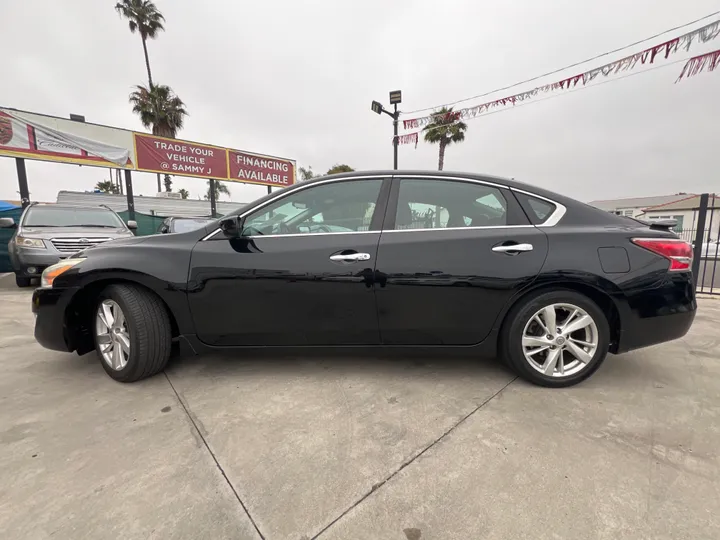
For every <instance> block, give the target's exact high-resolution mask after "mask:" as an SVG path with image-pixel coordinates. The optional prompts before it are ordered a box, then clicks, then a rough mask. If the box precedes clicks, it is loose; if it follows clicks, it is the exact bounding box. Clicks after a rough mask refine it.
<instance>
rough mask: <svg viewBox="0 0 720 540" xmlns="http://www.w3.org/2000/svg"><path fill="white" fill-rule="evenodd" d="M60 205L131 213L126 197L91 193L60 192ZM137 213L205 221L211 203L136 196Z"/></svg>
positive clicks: (228, 205) (224, 206)
mask: <svg viewBox="0 0 720 540" xmlns="http://www.w3.org/2000/svg"><path fill="white" fill-rule="evenodd" d="M57 203H58V204H69V205H74V206H97V205H99V204H104V205H106V206H109V207H110V208H112V209H113V210H115V211H116V212H118V213H120V212H125V211H127V209H128V205H127V197H126V196H125V195H114V194H111V193H94V192H90V191H84V192H83V191H60V192H58V195H57ZM134 203H135V212H136V213H138V214H145V215H147V216H161V217H169V216H178V217H206V216H210V202H209V201H201V200H195V199H175V198H168V197H145V196H143V195H135V198H134ZM246 204H247V203H241V202H220V201H218V202H217V211H218V214H219V215H221V216H223V215H225V214H229V213H230V212H232V211H234V210H237V209H238V208H241V207H243V206H245V205H246Z"/></svg>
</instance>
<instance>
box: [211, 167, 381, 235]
mask: <svg viewBox="0 0 720 540" xmlns="http://www.w3.org/2000/svg"><path fill="white" fill-rule="evenodd" d="M391 176H392V175H390V174H385V175H381V176H368V175H363V176H346V177H344V178H330V179H328V180H320V181H318V182H311V183H309V184H308V185H306V186H301V187H299V188H296V189H293V190H292V191H291V192H290V193H287V194H285V195H279V196H277V197H273V198H272V199H268V200H267V201H265V202H264V203H262V204H260V205H258V206H256V207H254V208H251V209H250V210H248V211H247V212H243V213H241V214H238V217H241V218H242V217H245V216H247V215H248V214H250V213H251V212H254V211H255V210H259V209H260V208H264V207H265V206H267V205H268V204H270V203H274V202H275V201H278V200H280V199H284V198H285V197H289V196H290V195H292V194H293V193H297V192H298V191H302V190H304V189H308V188H311V187H314V186H321V185H323V184H331V183H333V182H346V181H348V180H385V179H386V178H391ZM219 232H220V228H219V227H218V228H217V229H215V230H214V231H213V232H211V233H210V234H208V235H207V236H205V237H203V238H201V239H200V241H201V242H204V241H205V240H210V239H211V238H212V237H213V236H215V235H216V234H217V233H219ZM367 232H378V233H379V232H380V231H351V232H340V233H298V234H289V235H282V236H302V235H304V236H317V235H318V234H357V233H361V234H362V233H367ZM275 236H281V235H279V234H273V235H267V236H246V237H245V238H271V237H275Z"/></svg>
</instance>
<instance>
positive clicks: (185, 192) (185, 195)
mask: <svg viewBox="0 0 720 540" xmlns="http://www.w3.org/2000/svg"><path fill="white" fill-rule="evenodd" d="M178 193H179V194H180V196H181V197H182V198H183V199H187V198H188V197H189V196H190V192H189V191H188V190H187V189H184V188H183V189H178Z"/></svg>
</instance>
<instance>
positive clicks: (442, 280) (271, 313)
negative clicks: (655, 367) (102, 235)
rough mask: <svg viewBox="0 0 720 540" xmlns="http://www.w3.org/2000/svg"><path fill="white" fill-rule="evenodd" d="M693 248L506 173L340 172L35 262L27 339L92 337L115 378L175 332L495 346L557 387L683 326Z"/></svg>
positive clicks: (530, 375)
mask: <svg viewBox="0 0 720 540" xmlns="http://www.w3.org/2000/svg"><path fill="white" fill-rule="evenodd" d="M368 217H369V225H367V226H366V225H364V223H365V222H366V221H367V218H368ZM350 223H355V225H354V226H353V228H352V230H350V231H346V230H344V229H346V228H350V225H349V224H350ZM343 224H344V225H343ZM318 225H326V226H327V227H329V229H326V230H320V228H318ZM334 227H343V228H344V229H343V230H335V229H334ZM366 229H367V230H366ZM302 231H305V232H302ZM691 258H692V252H691V248H690V245H689V244H687V243H686V242H683V241H682V240H679V239H678V238H677V236H676V235H675V234H673V233H672V232H670V231H669V230H668V229H667V228H665V227H662V226H655V225H647V224H643V223H639V222H633V221H631V220H628V219H626V218H623V217H620V216H615V215H612V214H609V213H607V212H603V211H601V210H598V209H596V208H592V207H590V206H587V205H585V204H582V203H579V202H577V201H575V200H572V199H570V198H568V197H565V196H562V195H559V194H556V193H552V192H549V191H546V190H544V189H541V188H538V187H535V186H530V185H526V184H522V183H519V182H516V181H513V180H508V179H504V178H496V177H488V176H479V175H471V174H468V175H461V174H451V173H438V172H407V173H399V172H397V171H395V172H392V171H391V172H367V173H357V172H355V173H347V174H342V175H337V176H330V177H324V178H319V179H315V180H312V181H307V182H303V183H301V184H297V185H295V186H291V187H289V188H286V189H284V190H282V191H278V192H274V193H272V194H269V195H267V196H265V197H263V198H261V199H258V200H257V201H255V202H254V203H251V204H250V205H248V206H246V207H244V208H242V209H241V210H239V211H237V212H235V213H233V214H230V215H228V216H226V217H224V218H222V219H221V220H219V221H216V222H212V223H211V224H209V225H206V226H205V227H204V228H202V229H198V230H195V231H190V232H187V233H179V234H169V235H154V236H146V237H137V238H128V239H126V240H117V241H115V242H112V243H108V244H101V245H98V246H96V247H93V248H91V249H88V250H85V251H83V252H82V253H80V254H78V255H76V256H74V257H73V258H72V259H69V260H65V261H62V262H60V263H59V264H57V265H55V266H52V267H50V268H48V269H46V270H45V272H44V273H43V277H42V283H41V285H42V286H41V287H40V288H38V289H36V290H35V292H34V294H33V301H32V307H33V310H34V312H35V313H36V314H37V319H36V324H35V337H36V338H37V340H38V341H39V342H40V343H41V344H42V345H43V346H45V347H47V348H50V349H55V350H61V351H77V352H78V353H79V354H85V353H88V352H90V351H92V350H93V349H95V350H96V351H97V353H98V355H99V358H100V359H101V363H102V366H103V368H104V369H105V371H106V372H107V373H108V374H109V375H110V376H111V377H112V378H113V379H116V380H118V381H124V382H127V381H136V380H138V379H142V378H144V377H148V376H150V375H153V374H155V373H157V372H159V371H160V370H162V369H163V367H164V366H165V364H166V363H167V362H168V359H169V357H170V350H171V345H172V343H173V342H177V343H178V344H179V348H180V350H181V352H190V353H203V352H207V351H216V350H219V349H234V350H236V351H238V352H240V353H243V354H248V353H250V352H251V351H252V350H253V349H256V348H262V349H264V350H267V349H268V348H273V347H276V348H280V349H283V350H288V349H291V350H293V351H300V352H303V353H305V354H311V353H312V352H313V351H317V350H319V349H323V350H327V349H332V350H335V349H337V350H343V349H348V348H352V349H355V350H362V351H365V352H367V351H370V352H373V351H377V350H378V349H379V348H385V349H386V350H394V351H408V350H412V349H415V350H416V349H423V350H427V349H431V350H432V351H433V352H434V353H436V354H446V353H465V354H471V355H477V356H479V355H497V356H500V357H501V358H503V359H504V360H505V362H506V363H507V364H508V365H509V366H510V367H511V368H512V369H514V370H515V371H516V372H517V373H519V374H520V375H521V376H523V377H524V378H526V379H527V380H529V381H532V382H533V383H536V384H540V385H545V386H554V387H559V386H568V385H572V384H575V383H578V382H580V381H582V380H583V379H585V378H586V377H588V376H590V375H591V374H592V373H593V372H594V371H595V370H596V369H598V367H599V366H600V364H601V363H602V362H603V360H604V359H605V356H606V354H607V353H608V352H611V353H616V354H617V353H622V352H625V351H629V350H631V349H636V348H639V347H645V346H648V345H653V344H655V343H660V342H663V341H668V340H672V339H676V338H679V337H681V336H683V335H685V333H686V332H687V331H688V329H689V328H690V325H691V323H692V321H693V318H694V316H695V310H696V301H695V296H694V288H693V282H692V276H691V272H690V267H691Z"/></svg>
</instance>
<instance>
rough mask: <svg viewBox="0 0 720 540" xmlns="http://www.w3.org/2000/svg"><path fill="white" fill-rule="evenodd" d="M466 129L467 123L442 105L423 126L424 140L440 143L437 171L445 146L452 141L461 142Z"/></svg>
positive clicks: (440, 166) (441, 166) (440, 168)
mask: <svg viewBox="0 0 720 540" xmlns="http://www.w3.org/2000/svg"><path fill="white" fill-rule="evenodd" d="M466 130H467V124H466V123H465V122H460V120H459V116H458V113H454V112H453V110H452V107H450V108H449V109H448V108H446V107H443V108H442V109H440V110H438V111H435V112H434V113H433V121H432V122H431V123H429V124H428V125H427V126H425V127H424V128H423V131H424V132H425V142H429V143H432V144H435V143H438V144H439V145H440V155H439V157H438V171H442V170H443V165H444V164H445V148H447V147H448V146H449V145H450V144H452V143H460V142H463V141H464V140H465V131H466Z"/></svg>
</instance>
